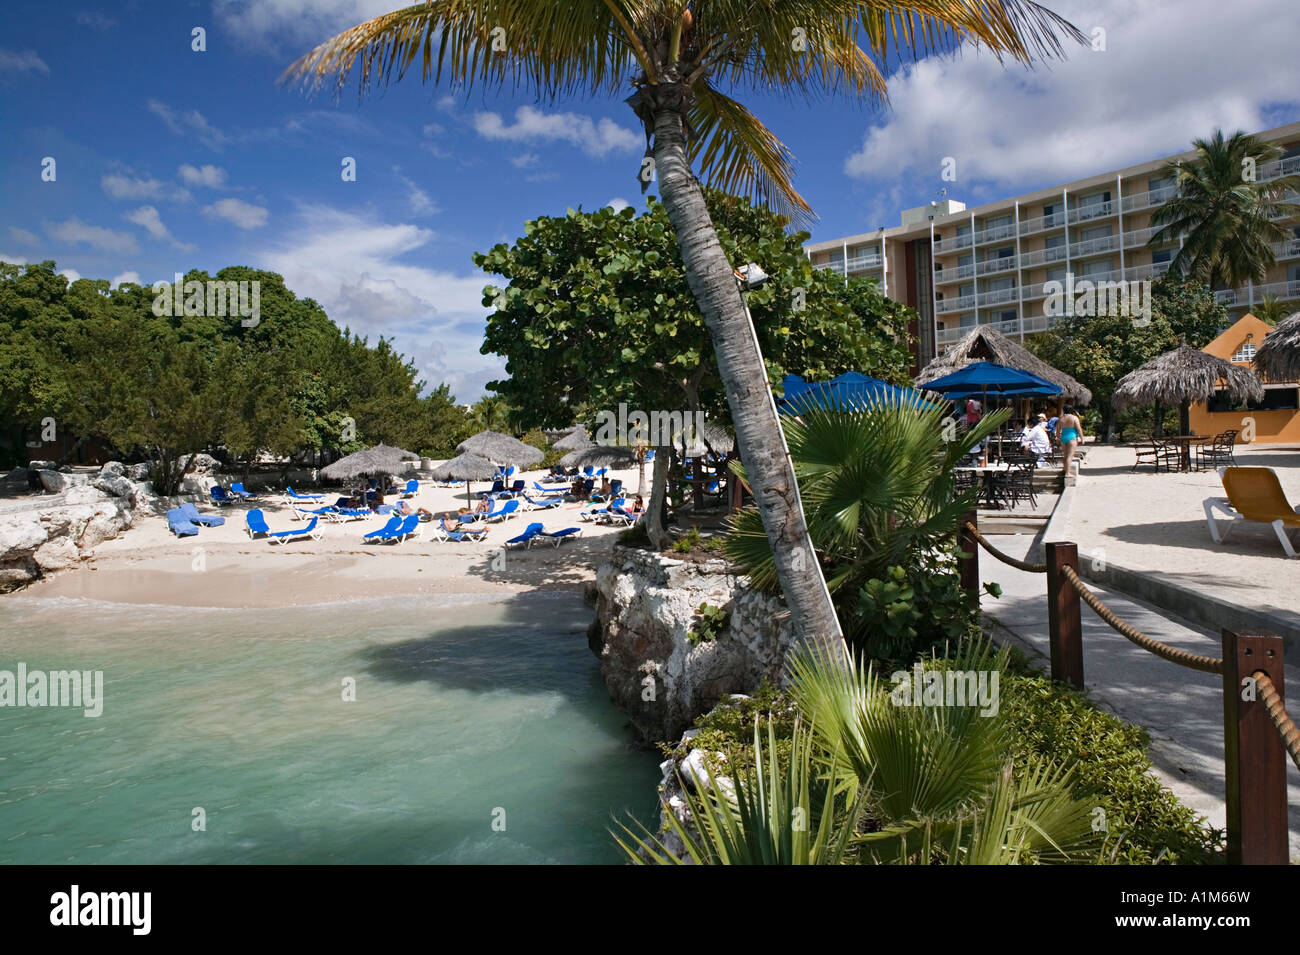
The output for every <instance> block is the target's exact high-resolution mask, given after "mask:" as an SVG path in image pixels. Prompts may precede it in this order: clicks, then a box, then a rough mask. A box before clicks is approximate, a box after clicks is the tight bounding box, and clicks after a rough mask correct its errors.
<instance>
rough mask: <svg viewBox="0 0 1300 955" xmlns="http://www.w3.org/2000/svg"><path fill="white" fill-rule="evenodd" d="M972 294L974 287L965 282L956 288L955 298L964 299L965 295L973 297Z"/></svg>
mask: <svg viewBox="0 0 1300 955" xmlns="http://www.w3.org/2000/svg"><path fill="white" fill-rule="evenodd" d="M974 294H975V286H974V284H972V283H970V282H967V283H966V284H965V285H958V286H957V296H958V297H959V298H964V297H965V296H967V295H974Z"/></svg>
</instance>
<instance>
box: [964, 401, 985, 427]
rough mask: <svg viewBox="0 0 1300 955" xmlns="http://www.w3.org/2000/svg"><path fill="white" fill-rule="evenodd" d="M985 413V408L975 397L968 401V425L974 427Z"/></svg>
mask: <svg viewBox="0 0 1300 955" xmlns="http://www.w3.org/2000/svg"><path fill="white" fill-rule="evenodd" d="M983 414H984V409H983V408H981V407H980V403H979V402H978V401H976V400H975V399H974V398H971V399H970V400H969V401H967V402H966V427H967V428H973V427H975V425H977V424H979V423H980V418H981V417H982V416H983Z"/></svg>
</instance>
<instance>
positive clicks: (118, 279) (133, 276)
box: [108, 271, 143, 288]
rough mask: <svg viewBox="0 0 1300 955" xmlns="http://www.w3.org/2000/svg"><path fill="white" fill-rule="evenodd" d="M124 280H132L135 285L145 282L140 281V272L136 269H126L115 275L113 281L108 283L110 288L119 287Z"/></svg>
mask: <svg viewBox="0 0 1300 955" xmlns="http://www.w3.org/2000/svg"><path fill="white" fill-rule="evenodd" d="M123 282H131V283H134V284H135V285H141V284H143V283H142V282H141V281H140V273H139V272H135V271H126V272H123V273H122V274H121V275H114V276H113V281H111V282H109V283H108V287H109V288H119V287H120V286H121V284H122V283H123Z"/></svg>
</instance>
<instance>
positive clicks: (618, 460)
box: [560, 444, 636, 469]
mask: <svg viewBox="0 0 1300 955" xmlns="http://www.w3.org/2000/svg"><path fill="white" fill-rule="evenodd" d="M560 463H561V464H562V465H564V466H565V467H566V468H585V467H593V468H616V469H618V468H630V467H635V466H636V450H635V449H633V448H628V447H624V446H623V445H620V444H592V445H589V446H587V447H585V448H578V449H577V450H576V451H570V452H569V453H568V454H566V455H565V456H564V457H562V458H560Z"/></svg>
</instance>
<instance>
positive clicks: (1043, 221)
mask: <svg viewBox="0 0 1300 955" xmlns="http://www.w3.org/2000/svg"><path fill="white" fill-rule="evenodd" d="M1063 225H1065V213H1063V212H1053V213H1052V214H1051V215H1050V216H1039V217H1038V218H1036V219H1021V220H1020V234H1021V235H1034V234H1035V233H1038V232H1043V231H1045V230H1047V229H1059V228H1061V227H1062V226H1063Z"/></svg>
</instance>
